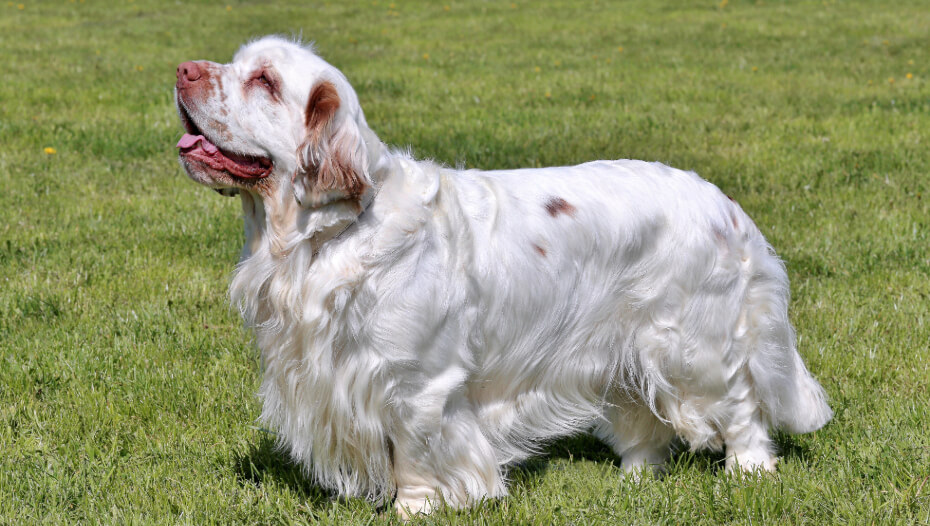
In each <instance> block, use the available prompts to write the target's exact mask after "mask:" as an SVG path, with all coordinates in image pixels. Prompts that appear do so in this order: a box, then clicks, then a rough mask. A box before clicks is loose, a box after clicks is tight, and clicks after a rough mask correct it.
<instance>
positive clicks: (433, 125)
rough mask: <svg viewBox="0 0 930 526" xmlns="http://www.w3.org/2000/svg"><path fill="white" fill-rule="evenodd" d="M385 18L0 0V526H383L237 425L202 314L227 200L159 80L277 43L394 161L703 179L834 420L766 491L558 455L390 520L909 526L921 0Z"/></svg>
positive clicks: (922, 456) (916, 403) (223, 366)
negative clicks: (335, 94)
mask: <svg viewBox="0 0 930 526" xmlns="http://www.w3.org/2000/svg"><path fill="white" fill-rule="evenodd" d="M395 2H396V4H395V3H392V2H390V1H387V0H376V1H363V2H359V3H345V2H325V3H323V2H308V1H305V0H301V1H275V2H260V1H256V2H236V1H230V3H229V5H228V6H227V4H226V3H222V2H221V3H210V2H186V3H183V4H182V3H158V2H149V1H146V0H129V1H123V2H120V3H113V2H102V1H96V0H87V1H84V0H75V1H65V0H60V1H51V0H49V1H46V2H28V1H24V2H23V4H19V5H17V3H2V4H0V13H2V14H0V49H2V50H3V51H2V55H0V56H2V58H0V64H2V66H3V68H2V69H3V71H4V75H3V81H2V82H0V182H2V188H3V191H2V192H0V522H5V523H23V522H25V523H39V522H42V523H45V522H49V523H66V522H86V523H98V522H103V523H121V524H122V523H178V522H181V523H229V522H234V523H259V524H267V523H315V522H321V523H326V524H385V523H397V522H398V521H397V520H396V519H395V518H394V517H393V515H392V513H391V512H390V510H386V509H383V508H377V507H375V506H373V505H371V504H369V503H366V502H364V501H359V500H347V501H339V500H332V499H331V498H330V497H329V496H328V495H326V494H325V493H323V492H321V491H320V490H319V489H318V488H315V487H314V486H313V485H312V484H310V483H309V482H307V481H306V480H305V479H304V477H303V476H302V475H301V472H300V469H299V468H297V467H295V466H294V465H293V464H291V463H290V462H289V461H288V460H287V458H286V457H284V456H283V455H281V454H279V453H278V452H276V451H275V450H274V448H273V440H272V437H271V436H270V435H269V434H268V433H267V432H265V431H263V430H262V429H260V428H258V427H257V425H256V423H255V419H256V417H257V415H258V413H259V405H258V401H257V400H256V398H255V396H254V393H255V392H256V388H257V385H258V374H259V365H258V361H257V357H256V352H255V351H254V350H253V349H252V348H251V347H250V345H249V336H248V334H246V333H245V332H243V331H242V330H240V329H239V326H240V325H239V321H238V319H237V317H236V315H235V314H234V313H232V312H231V311H230V310H229V308H228V307H227V304H226V300H225V290H226V285H227V282H228V279H229V276H230V273H231V271H232V267H233V265H234V263H235V261H236V258H237V254H238V250H239V247H240V243H241V240H242V232H241V225H240V222H239V219H238V215H239V211H238V204H237V203H236V201H235V200H232V199H223V198H220V197H219V196H217V195H215V194H213V193H212V192H209V191H208V190H205V189H203V188H200V187H197V186H195V185H194V184H193V183H191V182H190V181H188V180H187V178H186V177H184V176H183V175H182V173H181V171H180V169H179V168H178V165H177V162H176V160H175V156H176V153H175V149H174V148H173V145H174V142H175V141H176V140H177V138H178V137H179V135H180V133H181V128H180V126H179V124H178V122H177V118H176V116H175V112H174V108H173V104H172V95H171V90H172V85H173V81H174V80H173V79H174V69H175V67H176V65H177V64H178V63H179V62H182V61H184V60H189V59H196V58H208V59H211V60H216V61H220V62H225V61H228V60H229V58H230V57H231V56H232V53H233V52H234V51H235V49H236V48H237V46H239V45H240V44H241V43H242V42H244V41H245V40H247V39H248V38H251V37H254V36H257V35H261V34H266V33H273V32H278V33H285V34H294V33H298V32H301V31H302V33H303V35H304V37H305V38H306V39H313V40H315V41H316V42H317V46H318V49H319V51H320V52H321V53H322V54H323V56H324V57H326V58H327V59H328V60H329V61H330V62H332V63H333V64H335V65H337V66H338V67H340V68H341V69H342V70H343V71H344V72H345V73H346V74H347V76H348V77H349V79H350V80H351V81H352V82H353V83H354V85H355V87H356V88H357V91H358V93H359V96H360V99H361V101H362V104H363V107H364V108H365V110H366V114H367V117H368V121H369V123H370V124H371V126H372V128H373V129H375V131H377V132H378V133H379V134H380V135H381V138H382V139H383V140H385V141H386V142H388V143H391V144H395V145H409V146H410V147H412V149H413V150H414V151H415V152H416V153H417V155H418V156H420V157H430V158H434V159H437V160H440V161H443V162H445V163H448V164H456V163H462V164H464V165H466V166H469V167H482V168H506V167H519V166H542V165H558V164H569V163H577V162H581V161H585V160H590V159H598V158H639V159H647V160H659V161H663V162H665V163H668V164H671V165H673V166H677V167H680V168H685V169H690V170H695V171H697V172H699V173H700V174H702V175H703V176H704V177H705V178H707V179H709V180H711V181H713V182H714V183H716V184H717V185H718V186H720V187H721V188H722V189H723V190H724V191H725V192H726V193H728V194H729V195H731V196H733V197H734V198H736V199H737V200H739V202H740V203H741V204H742V205H743V207H744V208H745V209H746V210H747V211H748V212H749V213H750V215H751V216H752V217H753V218H754V219H755V220H756V222H757V223H758V224H759V226H760V228H761V229H762V230H763V232H764V233H765V234H766V236H767V237H768V238H769V240H770V241H771V242H772V244H773V245H774V246H775V247H776V248H777V249H778V251H779V254H780V255H781V256H782V257H783V258H784V259H785V261H786V262H787V266H788V270H789V273H790V276H791V279H792V284H793V293H794V297H793V301H792V305H791V310H792V313H791V314H792V318H793V320H794V323H795V324H796V326H797V329H798V334H799V337H800V348H801V350H802V354H803V355H804V357H805V359H806V361H807V363H808V365H809V367H810V368H811V369H812V370H813V371H814V372H815V374H816V376H817V377H818V378H819V379H820V380H821V381H822V382H823V384H824V386H825V387H826V389H827V391H828V392H829V394H830V396H831V403H832V406H833V408H834V409H835V411H836V417H835V419H834V421H833V422H832V423H831V424H830V425H829V426H827V427H826V428H825V429H823V430H821V431H819V432H817V433H815V434H811V435H803V436H791V437H789V436H779V437H778V443H779V446H780V448H781V452H782V455H783V459H782V462H781V464H780V466H779V467H780V469H779V472H778V474H777V475H775V476H762V477H755V476H749V477H728V476H726V475H724V474H723V473H722V472H721V470H720V464H721V462H720V461H721V457H720V456H719V455H716V454H713V453H701V454H691V453H687V452H682V453H679V454H677V455H676V456H675V457H674V459H673V462H672V464H671V466H670V469H669V473H668V475H667V476H665V477H664V478H661V479H645V480H643V481H641V482H634V481H631V480H625V479H624V478H623V477H622V475H621V473H620V471H619V470H618V468H617V459H616V458H615V457H614V456H612V455H611V454H610V453H609V451H608V450H607V449H605V448H604V447H603V446H601V445H599V444H598V443H597V442H595V441H593V440H592V439H590V438H588V437H584V436H582V437H576V438H572V439H567V440H562V441H559V442H556V443H555V444H553V445H552V446H551V448H550V450H549V455H548V456H545V457H541V458H537V459H534V460H532V461H530V462H529V463H527V464H525V465H523V466H519V467H516V468H514V469H513V470H512V471H511V475H510V476H511V478H512V480H513V482H512V485H511V491H512V496H511V497H509V498H507V499H504V500H501V501H499V502H491V503H485V504H484V505H482V506H480V507H478V508H477V509H475V510H472V511H460V512H454V511H448V510H444V511H441V512H439V513H438V514H437V515H435V516H433V517H430V518H427V519H423V520H422V521H420V522H422V523H426V524H446V523H450V522H458V523H475V524H550V523H555V524H570V523H571V524H599V523H681V522H687V523H707V524H718V523H749V522H752V523H792V524H794V523H854V524H859V523H867V522H876V523H892V522H893V523H928V522H930V484H928V478H930V435H928V433H927V429H930V416H928V414H930V410H928V389H927V386H928V385H930V371H928V367H930V349H928V342H930V301H928V295H930V279H928V278H930V251H928V232H930V228H928V226H930V225H928V223H930V213H928V212H930V211H928V201H930V195H928V177H927V174H928V173H930V153H928V139H930V137H928V130H930V85H928V80H930V48H928V47H927V45H926V42H927V41H926V33H927V28H928V27H930V10H927V9H926V5H925V3H924V2H922V1H898V2H894V5H893V6H892V5H890V4H888V3H886V2H881V1H878V0H875V1H866V0H855V1H852V0H851V1H834V0H828V1H826V2H821V1H816V2H811V1H795V0H791V1H774V0H763V1H758V2H757V1H751V2H750V1H741V0H733V1H730V2H729V3H727V2H726V1H724V2H717V1H700V2H676V1H672V0H666V1H648V2H647V1H638V2H622V3H613V2H603V1H585V2H566V1H564V0H548V1H540V2H536V1H534V2H532V3H531V2H528V1H525V0H521V1H518V2H516V3H514V4H511V3H510V2H507V1H505V2H461V1H449V2H447V4H448V9H445V8H444V6H443V4H442V3H433V2H425V1H423V2H414V1H409V2H408V1H401V0H395ZM20 5H21V7H20ZM892 78H893V81H892V80H891V79H892ZM46 148H52V149H53V150H48V151H54V153H46V150H45V149H46ZM925 197H927V198H926V199H925Z"/></svg>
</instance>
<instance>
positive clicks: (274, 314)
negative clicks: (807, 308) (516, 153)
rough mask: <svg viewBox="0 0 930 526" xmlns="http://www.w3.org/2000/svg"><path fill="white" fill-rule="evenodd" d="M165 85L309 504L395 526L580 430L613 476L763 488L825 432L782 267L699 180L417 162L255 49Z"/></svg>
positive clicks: (495, 488) (300, 67)
mask: <svg viewBox="0 0 930 526" xmlns="http://www.w3.org/2000/svg"><path fill="white" fill-rule="evenodd" d="M194 70H196V71H194ZM178 79H179V80H178V88H177V98H178V105H179V111H180V113H181V117H182V120H183V121H184V123H185V126H186V127H187V129H188V131H189V132H190V133H189V134H187V135H185V137H184V138H182V140H181V142H180V143H179V146H180V147H181V149H182V154H181V159H182V163H183V164H184V165H185V167H186V168H187V170H188V173H190V175H191V177H192V178H194V179H195V180H197V181H199V182H201V183H204V184H207V185H208V186H211V187H213V188H215V189H218V190H221V191H223V192H226V191H228V190H229V189H236V190H238V192H239V193H240V194H241V196H242V202H243V210H244V215H245V224H246V237H247V241H246V246H245V248H244V250H243V254H242V260H241V262H240V264H239V267H238V269H237V272H236V274H235V277H234V279H233V283H232V289H231V296H232V299H233V301H234V302H235V303H237V304H238V305H239V306H240V308H241V310H242V312H243V315H244V317H245V319H246V322H247V324H248V325H249V326H250V327H252V328H253V329H254V331H255V336H256V343H257V345H258V347H259V349H261V352H262V359H263V364H264V381H263V384H262V388H261V397H262V399H263V404H264V408H263V414H262V417H263V419H264V420H266V421H267V422H269V423H270V424H271V425H272V426H273V427H274V428H275V429H276V430H278V432H279V436H280V438H281V443H282V444H283V445H284V446H285V447H286V448H287V449H288V450H289V451H290V453H291V455H292V456H293V457H294V458H295V459H296V460H297V461H299V462H301V463H302V464H303V465H305V466H307V467H308V468H309V469H310V471H311V472H312V473H313V475H314V477H315V479H316V480H317V481H318V482H320V483H321V484H322V485H324V486H326V487H329V488H332V489H334V490H336V491H338V492H339V493H340V494H344V495H363V496H366V497H369V498H372V499H387V498H390V497H391V496H392V495H395V494H396V497H397V504H396V505H397V507H398V509H400V510H401V511H402V512H405V513H406V512H416V511H428V510H429V508H430V506H431V505H432V504H435V503H436V502H438V501H439V500H443V501H444V502H446V503H448V504H452V505H467V504H469V503H471V502H474V501H475V500H476V499H480V498H483V497H497V496H502V495H504V494H506V488H505V485H504V478H503V475H502V467H503V466H505V465H506V464H508V463H511V462H514V461H518V460H520V459H522V458H525V457H526V456H528V455H530V454H532V453H533V452H535V451H537V448H538V446H539V445H540V444H541V443H542V442H544V441H546V440H551V439H552V438H555V437H558V436H563V435H567V434H571V433H576V432H580V431H584V430H587V429H590V428H591V427H592V426H593V427H594V429H595V432H596V434H597V435H598V436H599V437H601V438H603V439H604V440H605V441H607V442H608V443H609V444H611V446H612V447H613V448H614V450H615V451H616V452H617V454H618V455H620V456H621V457H622V465H623V466H624V467H625V468H626V469H629V470H633V469H637V468H640V467H644V466H649V465H655V464H660V463H661V462H663V461H664V459H665V458H666V456H667V455H668V451H669V444H670V442H671V441H672V439H673V438H675V437H676V436H678V437H680V438H682V439H684V440H685V441H687V443H688V444H689V445H690V447H692V448H695V449H697V448H704V447H711V448H720V447H723V446H725V447H726V453H727V466H728V468H733V467H737V466H738V467H739V468H743V469H756V468H762V469H767V470H771V469H774V465H775V457H774V456H773V453H772V446H771V440H770V438H769V430H770V428H772V427H778V428H782V429H785V430H787V431H790V432H808V431H813V430H815V429H818V428H819V427H821V426H822V425H824V424H825V423H826V422H827V421H828V420H829V419H830V417H831V412H830V409H829V407H828V406H827V405H826V402H825V396H824V393H823V390H822V388H821V387H820V386H819V385H818V383H817V382H816V381H815V380H814V379H813V378H812V377H811V376H810V374H809V373H808V371H807V369H806V368H805V366H804V364H803V362H802V360H801V357H800V355H799V354H798V352H797V351H796V349H795V337H794V331H793V330H792V328H791V325H790V323H789V321H788V318H787V304H788V280H787V275H786V273H785V269H784V267H783V265H782V263H781V262H780V261H779V260H778V259H777V257H776V256H775V255H774V252H773V250H772V248H771V246H770V245H769V244H768V243H767V242H766V241H765V239H764V238H763V236H762V234H761V233H760V232H759V230H758V229H757V228H756V227H755V225H754V224H753V223H752V221H751V220H750V219H749V217H748V216H747V215H746V214H745V213H744V212H743V211H742V209H740V207H739V206H738V205H736V203H735V202H733V201H732V200H730V199H728V198H727V197H726V196H725V195H724V194H722V193H721V192H720V191H719V190H718V189H717V188H716V187H715V186H713V185H711V184H710V183H707V182H705V181H704V180H702V179H700V178H699V177H698V176H696V175H695V174H693V173H686V172H682V171H679V170H675V169H672V168H668V167H666V166H663V165H661V164H657V163H644V162H639V161H598V162H593V163H587V164H584V165H580V166H575V167H564V168H545V169H538V170H508V171H495V172H482V171H476V170H470V171H457V170H452V169H447V168H444V167H440V166H437V165H435V164H433V163H430V162H422V161H414V160H412V159H411V158H409V157H408V156H406V155H403V154H399V153H397V152H392V151H389V150H388V149H387V148H386V147H384V146H383V145H382V144H381V142H380V141H379V140H378V138H377V137H376V136H375V135H374V133H373V132H371V130H370V129H369V128H368V126H367V124H366V122H365V119H364V116H363V114H362V111H361V109H360V107H359V106H358V101H357V98H356V96H355V93H354V91H352V89H351V87H350V86H349V84H348V82H347V81H346V80H345V78H344V77H343V76H342V75H341V74H340V73H339V72H338V71H337V70H335V68H332V66H329V65H328V64H326V63H325V62H323V61H322V60H321V59H319V57H317V56H316V55H314V54H313V53H312V51H311V50H310V49H308V48H305V47H301V46H299V45H296V44H293V43H289V42H286V41H283V40H281V39H277V38H274V37H269V38H265V39H262V40H260V41H257V42H255V43H252V44H250V45H248V46H246V47H245V48H243V50H241V51H240V52H239V53H238V54H237V56H236V57H235V59H234V62H233V63H232V64H230V65H227V66H221V65H218V64H212V63H185V64H182V66H181V67H180V68H179V72H178ZM256 79H258V80H257V81H256ZM256 90H259V91H256ZM295 114H296V115H295ZM214 143H215V144H214ZM217 152H219V153H217Z"/></svg>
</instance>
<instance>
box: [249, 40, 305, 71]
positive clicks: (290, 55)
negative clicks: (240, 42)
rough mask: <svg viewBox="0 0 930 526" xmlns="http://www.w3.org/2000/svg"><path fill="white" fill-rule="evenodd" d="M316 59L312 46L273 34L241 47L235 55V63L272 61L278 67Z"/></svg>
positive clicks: (250, 63)
mask: <svg viewBox="0 0 930 526" xmlns="http://www.w3.org/2000/svg"><path fill="white" fill-rule="evenodd" d="M314 59H316V60H319V58H318V57H317V56H316V55H315V54H314V53H313V50H312V49H311V48H310V46H304V45H301V44H298V43H295V42H291V41H288V40H285V39H283V38H280V37H274V36H272V37H265V38H262V39H259V40H256V41H254V42H251V43H249V44H246V45H244V46H242V47H241V48H239V51H237V52H236V54H235V55H234V56H233V63H234V64H240V65H245V66H249V65H253V64H256V63H272V64H275V65H276V66H278V67H288V66H296V65H299V64H302V63H312V62H314Z"/></svg>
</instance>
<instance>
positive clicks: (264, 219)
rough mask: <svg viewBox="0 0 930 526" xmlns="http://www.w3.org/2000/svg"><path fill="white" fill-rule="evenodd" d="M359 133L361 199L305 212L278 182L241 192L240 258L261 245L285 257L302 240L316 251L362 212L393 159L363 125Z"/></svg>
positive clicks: (390, 166)
mask: <svg viewBox="0 0 930 526" xmlns="http://www.w3.org/2000/svg"><path fill="white" fill-rule="evenodd" d="M360 132H361V135H362V138H363V140H364V141H365V146H366V149H367V151H368V174H369V177H370V179H371V183H372V184H371V186H370V187H369V188H368V189H367V191H366V192H365V193H364V194H363V195H362V198H361V199H360V200H357V201H356V200H337V201H333V202H331V203H327V204H325V205H323V206H320V207H317V208H313V209H310V210H307V209H305V208H303V207H301V206H300V205H299V204H298V203H297V201H296V200H295V199H294V197H293V189H292V188H291V186H290V184H288V183H284V184H280V185H278V188H276V189H275V190H274V191H272V192H269V193H259V192H256V191H246V190H243V191H242V192H240V195H241V200H242V214H243V219H244V226H245V238H246V239H245V246H244V247H243V249H242V254H241V258H240V262H242V261H245V260H246V259H248V258H249V257H251V256H252V255H253V254H255V253H257V252H258V251H259V250H262V248H263V247H265V248H267V250H268V251H269V252H270V254H271V255H272V256H274V257H278V258H283V257H286V256H287V255H288V253H290V251H291V250H292V249H293V246H294V244H296V243H303V242H309V243H311V245H312V246H313V251H314V253H316V252H318V251H319V250H320V249H321V248H322V247H323V245H324V244H325V243H327V242H329V241H332V240H333V239H334V238H336V237H339V236H340V235H342V234H343V233H344V232H345V231H346V230H348V229H349V227H351V226H352V224H354V223H355V222H356V221H357V220H358V218H359V217H361V215H362V214H364V213H365V211H366V210H367V209H368V207H369V206H370V205H371V204H372V202H373V201H374V199H375V197H376V196H377V194H378V192H379V190H380V188H381V185H382V184H383V183H384V179H385V178H386V177H387V175H388V174H389V173H391V168H392V166H393V165H394V163H396V159H394V156H393V155H392V154H391V152H390V151H389V150H388V148H387V147H386V146H385V145H384V144H383V143H382V142H381V140H380V139H379V138H378V136H377V135H376V134H375V133H374V132H373V131H371V130H370V129H369V128H368V127H367V126H362V127H360Z"/></svg>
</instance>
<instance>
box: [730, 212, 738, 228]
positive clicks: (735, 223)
mask: <svg viewBox="0 0 930 526" xmlns="http://www.w3.org/2000/svg"><path fill="white" fill-rule="evenodd" d="M730 221H732V222H733V228H739V219H737V218H736V214H730Z"/></svg>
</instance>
